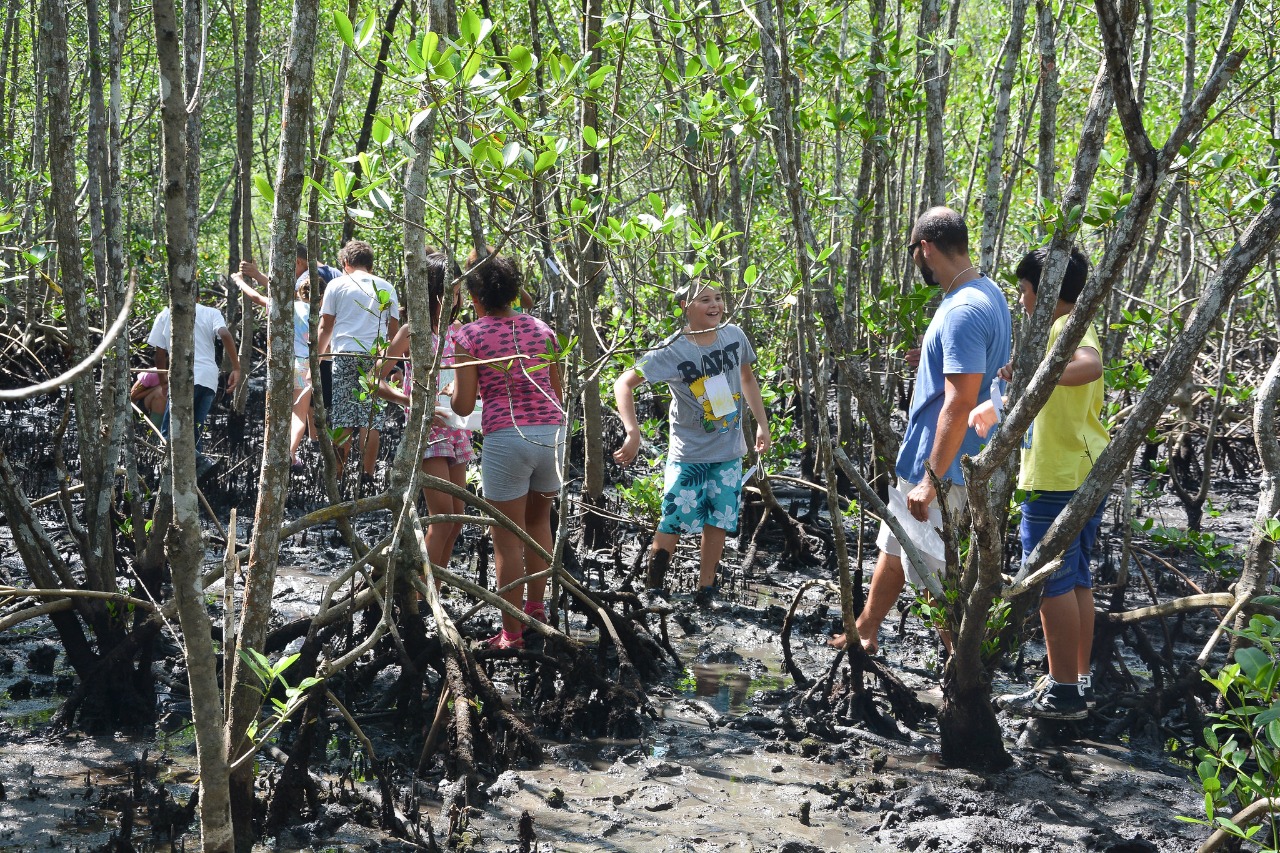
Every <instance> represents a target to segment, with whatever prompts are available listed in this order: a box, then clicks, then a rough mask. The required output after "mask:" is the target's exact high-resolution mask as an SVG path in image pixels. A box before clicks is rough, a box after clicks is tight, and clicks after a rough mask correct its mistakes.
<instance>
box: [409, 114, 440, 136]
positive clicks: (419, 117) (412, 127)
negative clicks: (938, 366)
mask: <svg viewBox="0 0 1280 853" xmlns="http://www.w3.org/2000/svg"><path fill="white" fill-rule="evenodd" d="M434 109H435V108H434V107H427V108H426V109H425V110H422V111H420V112H417V113H414V116H413V118H411V119H410V120H409V135H410V136H413V133H414V131H416V130H417V129H418V125H420V124H422V123H423V122H424V121H426V120H427V119H429V118H430V117H431V112H432V110H434Z"/></svg>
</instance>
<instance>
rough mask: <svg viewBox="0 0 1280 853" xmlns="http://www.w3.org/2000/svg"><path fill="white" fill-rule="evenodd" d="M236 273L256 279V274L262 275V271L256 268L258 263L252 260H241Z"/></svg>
mask: <svg viewBox="0 0 1280 853" xmlns="http://www.w3.org/2000/svg"><path fill="white" fill-rule="evenodd" d="M238 274H239V275H242V276H245V277H247V278H251V279H254V280H255V281H256V280H257V279H258V276H260V275H262V272H261V271H260V270H259V269H258V265H257V264H255V263H254V262H253V261H241V262H240V272H239V273H238Z"/></svg>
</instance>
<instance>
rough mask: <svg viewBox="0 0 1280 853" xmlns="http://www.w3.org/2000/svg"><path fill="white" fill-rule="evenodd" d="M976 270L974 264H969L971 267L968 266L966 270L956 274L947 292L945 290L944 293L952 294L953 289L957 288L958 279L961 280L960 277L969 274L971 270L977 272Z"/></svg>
mask: <svg viewBox="0 0 1280 853" xmlns="http://www.w3.org/2000/svg"><path fill="white" fill-rule="evenodd" d="M976 269H977V267H975V266H974V265H973V264H969V266H967V267H965V268H964V269H962V270H960V272H958V273H956V274H955V276H954V277H953V278H952V279H951V284H948V285H947V289H946V290H944V291H943V293H950V292H951V288H952V287H954V286H955V283H956V279H957V278H959V277H960V276H962V275H964V274H965V273H967V272H969V271H970V270H976Z"/></svg>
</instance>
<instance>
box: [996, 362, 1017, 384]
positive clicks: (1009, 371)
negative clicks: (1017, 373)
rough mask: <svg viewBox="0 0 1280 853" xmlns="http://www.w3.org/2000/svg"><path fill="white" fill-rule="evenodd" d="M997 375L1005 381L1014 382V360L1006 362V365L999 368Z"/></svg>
mask: <svg viewBox="0 0 1280 853" xmlns="http://www.w3.org/2000/svg"><path fill="white" fill-rule="evenodd" d="M996 376H999V377H1000V378H1001V379H1003V380H1004V381H1005V382H1012V381H1013V362H1012V361H1011V362H1009V363H1008V364H1006V365H1005V366H1004V367H1002V368H1000V369H999V370H997V371H996Z"/></svg>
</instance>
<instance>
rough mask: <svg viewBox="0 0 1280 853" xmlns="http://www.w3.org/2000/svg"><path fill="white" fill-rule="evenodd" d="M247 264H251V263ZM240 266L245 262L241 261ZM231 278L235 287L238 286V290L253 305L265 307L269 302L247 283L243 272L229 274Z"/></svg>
mask: <svg viewBox="0 0 1280 853" xmlns="http://www.w3.org/2000/svg"><path fill="white" fill-rule="evenodd" d="M247 265H248V266H253V265H252V264H247ZM240 266H241V267H242V268H243V267H244V266H246V264H244V263H242V264H240ZM254 269H255V270H256V269H257V267H254ZM231 280H232V281H234V282H235V283H236V287H238V288H240V292H241V293H243V294H244V295H245V296H246V297H247V298H248V300H249V301H250V302H252V303H253V304H254V305H257V306H259V307H260V308H266V307H267V305H268V304H270V300H269V299H267V297H265V296H263V295H262V294H261V293H259V292H258V291H257V290H255V289H254V287H253V285H251V284H249V282H248V280H247V279H245V277H244V273H236V274H235V275H233V276H231Z"/></svg>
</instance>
